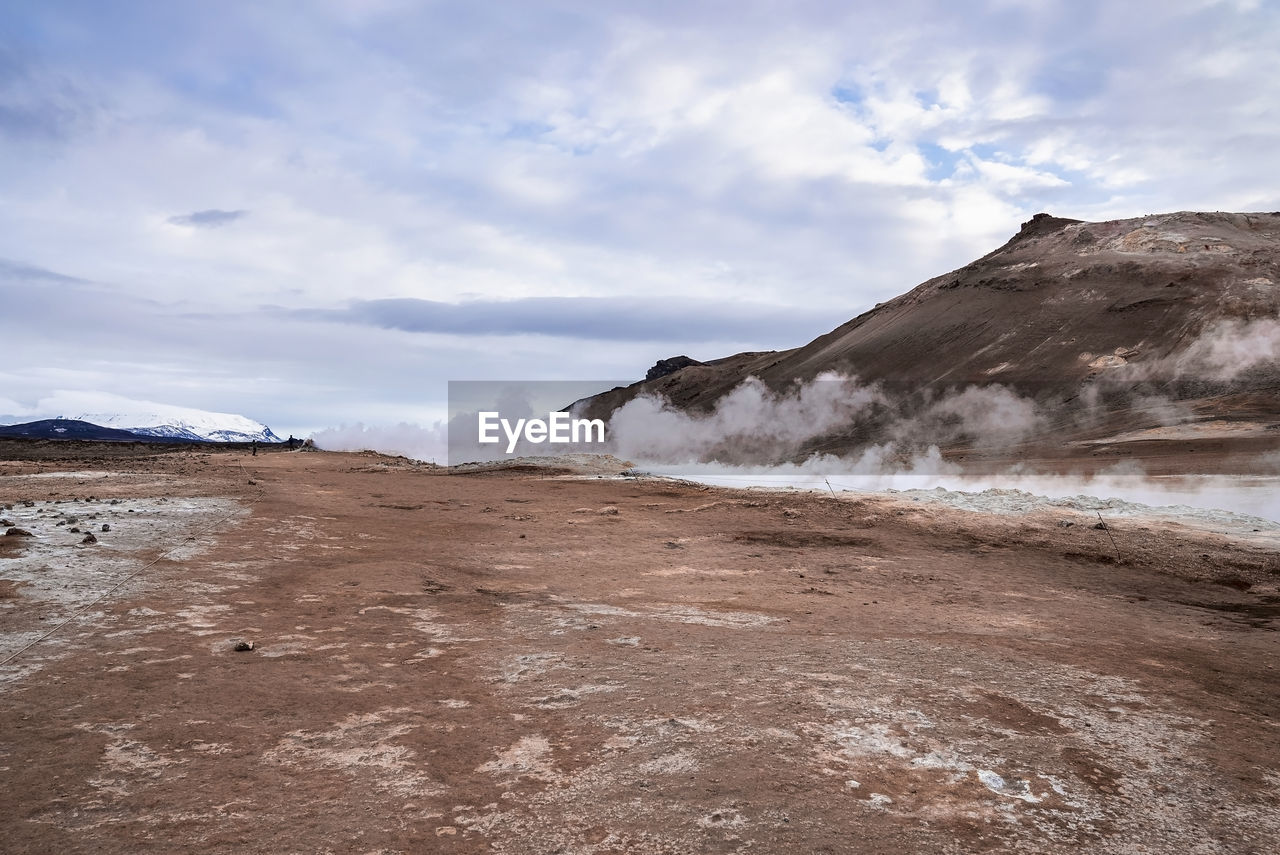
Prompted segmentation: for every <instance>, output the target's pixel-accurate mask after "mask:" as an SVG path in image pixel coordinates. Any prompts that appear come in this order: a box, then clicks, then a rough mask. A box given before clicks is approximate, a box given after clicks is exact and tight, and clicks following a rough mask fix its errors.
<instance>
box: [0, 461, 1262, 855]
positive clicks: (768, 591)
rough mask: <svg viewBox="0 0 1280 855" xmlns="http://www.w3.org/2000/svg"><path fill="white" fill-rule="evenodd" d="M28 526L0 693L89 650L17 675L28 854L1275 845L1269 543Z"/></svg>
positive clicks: (63, 483)
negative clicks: (244, 645) (90, 536)
mask: <svg viewBox="0 0 1280 855" xmlns="http://www.w3.org/2000/svg"><path fill="white" fill-rule="evenodd" d="M22 500H29V501H30V502H32V504H30V505H28V504H25V503H24V502H23V501H22ZM113 500H114V501H115V502H116V503H115V504H112V501H113ZM0 505H11V506H12V507H11V508H9V509H6V510H3V511H0V516H3V517H5V518H7V519H9V520H10V521H11V522H13V523H14V524H15V525H18V526H21V527H24V528H27V529H29V530H31V531H32V532H33V533H34V534H35V535H36V537H34V538H20V537H3V536H0V659H4V658H8V657H11V656H13V654H14V653H17V651H19V650H20V649H21V648H23V647H24V645H27V644H29V643H30V642H32V641H33V640H35V639H37V638H39V637H40V635H41V634H42V633H45V632H47V631H48V630H49V629H50V628H52V627H57V626H60V625H61V623H62V622H63V621H64V620H66V619H67V618H68V617H70V616H73V615H75V617H74V619H73V620H71V622H69V623H67V624H66V625H65V626H61V628H60V629H58V630H57V631H56V632H55V633H54V634H52V635H51V636H49V637H48V638H45V639H44V640H42V641H40V642H39V643H38V644H36V645H35V646H33V647H30V648H29V649H26V650H25V651H23V652H20V653H17V655H16V656H14V657H13V658H12V659H11V661H9V662H8V664H6V665H4V666H3V667H0V788H2V789H0V792H2V793H3V794H4V795H3V802H2V805H0V841H3V842H2V843H0V849H3V850H4V851H5V852H57V853H74V852H95V853H98V852H106V853H111V852H119V853H139V852H218V853H245V852H263V853H291V852H298V853H313V852H335V853H347V852H353V853H357V852H358V853H374V852H386V853H391V852H405V853H419V852H442V853H448V852H457V853H468V852H501V853H553V852H563V853H583V855H585V853H606V852H632V853H717V852H745V851H751V852H755V853H775V852H788V853H818V852H828V853H882V852H883V853H887V852H944V853H947V852H949V853H970V852H1007V851H1026V852H1076V851H1086V852H1125V853H1174V852H1177V853H1213V852H1230V853H1246V852H1255V853H1271V852H1274V851H1276V850H1277V848H1278V846H1280V720H1278V719H1277V707H1276V699H1277V697H1278V696H1280V671H1277V665H1278V664H1280V663H1278V661H1277V658H1276V654H1277V651H1280V636H1278V635H1277V633H1276V631H1275V629H1276V626H1277V623H1276V618H1277V616H1280V596H1278V594H1280V591H1278V589H1277V583H1280V553H1278V552H1277V550H1276V548H1275V547H1274V545H1268V544H1266V543H1261V544H1260V543H1257V542H1247V543H1246V542H1240V543H1236V542H1232V541H1229V540H1227V539H1224V538H1221V537H1217V536H1214V535H1211V534H1206V533H1203V532H1198V531H1194V530H1191V529H1180V528H1178V527H1176V526H1172V525H1169V524H1166V523H1159V522H1155V521H1151V522H1150V524H1145V523H1143V522H1142V521H1137V520H1132V519H1127V520H1123V521H1118V522H1116V523H1115V524H1114V525H1113V529H1112V531H1111V534H1112V535H1113V536H1114V543H1113V542H1112V540H1111V538H1109V537H1108V533H1107V532H1105V531H1101V530H1097V529H1094V528H1092V527H1091V524H1092V523H1093V522H1096V519H1092V518H1089V517H1087V516H1084V515H1077V514H1074V513H1072V512H1069V511H1063V510H1054V511H1052V512H1044V513H1042V514H1039V515H1034V514H1033V515H1028V516H1019V517H1012V518H1008V517H995V516H988V515H981V514H976V513H968V512H964V511H959V510H951V509H947V508H943V507H940V506H936V505H928V506H924V505H921V504H913V503H909V502H905V501H901V500H893V499H890V498H864V499H851V498H845V499H842V500H840V501H836V500H833V499H832V498H831V497H825V498H824V497H822V496H818V495H785V496H784V495H767V494H760V493H740V492H733V491H728V490H710V489H703V488H698V487H695V486H689V485H683V484H677V483H671V482H663V481H637V480H632V479H618V478H583V477H571V473H565V472H555V471H547V470H509V471H503V472H491V473H474V474H469V475H456V474H453V475H450V474H442V473H441V472H440V471H437V470H433V469H431V468H428V467H419V466H414V465H411V464H409V463H408V462H407V461H403V460H400V459H391V458H385V457H378V456H375V455H353V454H327V453H272V454H262V455H259V456H257V457H249V456H247V455H244V454H231V453H210V452H206V451H199V450H184V451H171V452H169V453H164V454H155V455H152V454H150V453H148V452H146V451H145V450H144V451H136V450H135V451H134V452H132V453H126V452H125V451H123V450H121V451H113V452H111V453H110V455H109V456H108V454H107V453H106V452H102V451H101V450H100V449H99V450H98V451H94V450H93V449H92V447H88V450H85V451H83V452H80V453H78V454H77V453H65V454H60V459H28V460H12V461H10V462H0ZM71 516H74V517H76V521H75V522H74V523H72V522H68V521H67V519H68V517H71ZM58 522H63V523H64V524H63V525H58V524H57V523H58ZM1068 522H1070V523H1072V525H1070V526H1067V525H1065V523H1068ZM104 523H105V524H108V525H109V526H110V527H111V529H110V531H108V532H103V531H101V527H102V525H103V524H104ZM73 527H74V528H80V529H81V530H82V532H83V531H93V532H95V533H96V536H97V537H98V538H99V542H98V543H96V544H82V543H81V542H80V540H81V538H82V537H83V533H82V532H76V533H73V532H71V531H70V529H71V528H73ZM0 534H2V532H0ZM1117 550H1118V551H1119V558H1118V559H1117V555H1116V551H1117ZM104 592H106V595H105V596H103V594H104ZM99 597H101V599H97V598H99ZM76 609H80V610H81V611H79V612H78V613H77V612H75V610H76ZM238 639H243V640H245V641H247V642H252V643H253V645H254V649H253V650H250V651H240V652H237V651H236V650H234V649H233V644H234V641H235V640H238Z"/></svg>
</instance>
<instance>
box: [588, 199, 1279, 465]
mask: <svg viewBox="0 0 1280 855" xmlns="http://www.w3.org/2000/svg"><path fill="white" fill-rule="evenodd" d="M1278 283H1280V213H1259V214H1227V213H1192V212H1181V213H1175V214H1164V215H1155V216H1147V217H1141V218H1135V219H1129V220H1114V221H1109V222H1099V223H1090V222H1081V221H1079V220H1071V219H1064V218H1060V217H1052V216H1049V215H1048V214H1037V215H1036V216H1035V217H1033V218H1032V219H1031V220H1029V221H1028V222H1026V223H1024V224H1023V225H1022V228H1021V230H1020V231H1019V232H1018V233H1017V234H1016V235H1014V236H1013V237H1012V238H1011V239H1010V240H1009V241H1008V242H1007V243H1005V244H1004V245H1003V246H1001V247H999V248H998V249H996V250H994V251H993V252H991V253H988V254H987V255H985V256H983V257H982V258H979V259H978V260H976V261H973V262H971V263H970V264H967V265H965V266H964V267H961V268H959V269H958V270H954V271H952V272H950V273H946V274H944V275H942V276H938V277H935V278H933V279H930V280H928V281H927V282H924V283H923V284H921V285H919V286H917V287H916V288H914V289H912V290H911V291H909V292H907V293H905V294H903V295H901V296H899V297H896V298H894V299H892V300H890V301H888V302H886V303H882V304H880V305H878V306H876V307H875V308H874V309H871V310H870V311H868V312H865V313H863V314H862V315H859V316H858V317H856V318H854V319H853V320H851V321H849V322H847V323H845V324H843V325H841V326H840V327H837V328H836V329H834V330H832V331H831V332H829V333H827V334H826V335H823V336H820V337H818V338H817V339H815V340H813V341H812V342H810V343H809V344H807V345H804V346H803V347H798V348H795V349H794V350H786V351H772V352H766V353H740V354H737V355H734V356H729V357H726V358H723V359H718V360H714V361H711V362H706V363H694V362H693V361H692V360H689V362H690V363H691V364H688V365H684V366H683V367H679V368H677V369H675V370H671V371H669V372H667V371H662V370H656V369H659V368H663V367H664V364H665V363H664V362H660V363H659V365H658V366H656V367H655V371H653V372H651V374H650V376H651V377H652V378H653V379H649V380H645V381H642V382H639V383H636V384H633V385H631V386H627V387H622V388H618V389H614V390H612V391H611V392H606V393H604V394H602V395H599V396H597V397H595V398H593V399H590V400H589V401H588V402H587V411H588V412H589V413H591V414H592V415H594V416H604V415H606V414H609V413H612V412H613V411H614V410H616V409H617V408H618V407H619V406H621V405H622V404H624V403H625V402H627V401H628V400H630V399H631V398H633V397H635V396H637V395H640V394H642V393H655V394H658V395H661V396H663V397H664V398H666V399H668V400H669V401H670V402H671V403H672V405H673V406H675V407H678V408H682V409H686V410H691V411H705V410H708V409H710V408H711V407H713V406H714V404H715V402H716V401H717V400H719V399H720V398H721V397H722V396H723V395H724V394H725V393H726V392H728V391H729V390H731V389H733V388H734V387H735V386H737V385H738V384H740V383H741V382H743V380H745V379H746V378H748V377H752V376H753V377H756V378H758V379H760V380H761V381H763V382H764V383H765V384H767V385H768V386H769V387H771V388H773V389H775V390H785V389H787V388H788V387H792V386H794V385H795V384H796V383H802V382H805V381H809V380H811V379H813V378H815V377H817V376H818V375H820V374H822V373H824V372H831V371H836V372H840V373H843V374H848V375H855V376H857V377H858V378H860V379H861V380H863V381H866V382H879V383H881V384H888V385H889V386H891V387H895V388H898V389H921V388H930V389H935V390H937V389H955V388H963V387H966V386H968V385H970V384H993V383H999V384H1002V385H1005V386H1007V387H1009V388H1012V389H1016V390H1018V393H1019V394H1021V395H1026V396H1030V397H1033V398H1036V399H1037V400H1041V401H1056V402H1064V401H1070V400H1072V399H1073V398H1074V397H1075V396H1077V395H1079V394H1080V393H1081V391H1082V390H1084V389H1087V388H1090V387H1093V388H1094V389H1095V390H1098V389H1101V390H1107V389H1111V390H1114V389H1115V388H1118V387H1124V386H1130V387H1133V386H1134V385H1135V384H1142V385H1143V388H1144V393H1143V394H1144V395H1150V394H1154V393H1158V394H1160V395H1164V396H1167V397H1168V398H1169V399H1171V400H1175V401H1179V402H1184V403H1185V404H1186V411H1188V412H1193V413H1195V418H1194V420H1195V421H1207V420H1220V419H1229V420H1237V421H1238V420H1241V419H1252V420H1261V422H1260V424H1262V425H1263V427H1264V428H1265V427H1268V426H1269V427H1275V426H1276V425H1277V424H1280V404H1278V403H1277V402H1278V401H1280V372H1278V371H1277V363H1276V362H1275V361H1274V359H1272V360H1267V359H1261V358H1260V357H1259V354H1260V353H1261V354H1262V355H1265V353H1266V352H1268V348H1271V350H1270V351H1269V352H1270V353H1272V354H1274V353H1275V352H1276V351H1275V350H1274V348H1276V342H1275V339H1274V337H1280V322H1278V321H1277V319H1280V284H1278ZM1168 421H1169V419H1168V417H1167V414H1166V415H1164V416H1159V417H1156V416H1152V415H1150V414H1148V415H1147V416H1144V414H1143V413H1141V412H1135V411H1134V410H1133V408H1129V409H1128V410H1126V409H1125V408H1118V409H1115V410H1114V411H1113V412H1112V413H1111V414H1110V416H1109V418H1108V419H1106V420H1104V421H1103V422H1102V423H1094V424H1091V425H1088V426H1087V429H1086V428H1082V427H1081V426H1080V424H1079V423H1078V420H1077V421H1070V424H1069V425H1068V423H1067V422H1061V423H1059V424H1058V425H1057V427H1058V429H1059V432H1061V431H1062V430H1067V428H1068V427H1069V428H1070V431H1069V432H1072V433H1073V436H1074V437H1075V438H1076V439H1082V438H1088V436H1093V437H1094V438H1096V437H1098V436H1105V435H1107V434H1108V432H1110V433H1111V434H1115V433H1117V432H1124V431H1128V432H1132V431H1134V430H1138V429H1142V428H1148V427H1150V428H1156V427H1168ZM1261 429H1262V428H1260V430H1261ZM868 438H869V437H867V436H866V435H865V432H864V435H861V436H854V435H852V434H850V435H845V436H834V437H832V436H828V437H826V438H825V439H824V440H823V442H822V443H820V444H819V445H820V447H822V448H823V449H825V450H836V451H839V450H840V448H841V447H842V446H853V445H856V444H857V443H858V442H859V441H866V440H867V439H868ZM1059 438H1061V437H1059ZM1268 438H1269V439H1270V440H1271V441H1272V442H1275V441H1276V439H1277V438H1280V433H1278V432H1277V431H1276V430H1272V431H1271V432H1270V434H1269V437H1268ZM1277 447H1280V444H1277ZM809 450H812V447H809V448H806V449H804V451H806V452H807V451H809Z"/></svg>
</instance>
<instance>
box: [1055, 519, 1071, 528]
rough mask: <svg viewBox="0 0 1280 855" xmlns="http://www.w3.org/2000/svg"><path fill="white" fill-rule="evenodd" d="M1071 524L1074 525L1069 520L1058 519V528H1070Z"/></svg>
mask: <svg viewBox="0 0 1280 855" xmlns="http://www.w3.org/2000/svg"><path fill="white" fill-rule="evenodd" d="M1073 525H1075V523H1073V522H1072V521H1071V520H1058V527H1059V528H1071V527H1072V526H1073Z"/></svg>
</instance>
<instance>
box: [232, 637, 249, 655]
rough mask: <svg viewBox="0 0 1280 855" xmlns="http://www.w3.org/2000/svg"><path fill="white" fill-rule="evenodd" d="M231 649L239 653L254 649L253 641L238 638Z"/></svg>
mask: <svg viewBox="0 0 1280 855" xmlns="http://www.w3.org/2000/svg"><path fill="white" fill-rule="evenodd" d="M231 649H232V650H234V651H235V652H237V653H245V652H247V651H249V650H252V649H253V642H252V641H245V640H244V639H243V638H238V639H236V641H235V643H234V644H232V645H231Z"/></svg>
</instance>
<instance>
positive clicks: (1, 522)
mask: <svg viewBox="0 0 1280 855" xmlns="http://www.w3.org/2000/svg"><path fill="white" fill-rule="evenodd" d="M11 525H13V520H7V519H3V518H0V526H3V527H4V528H8V527H9V526H11Z"/></svg>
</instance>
